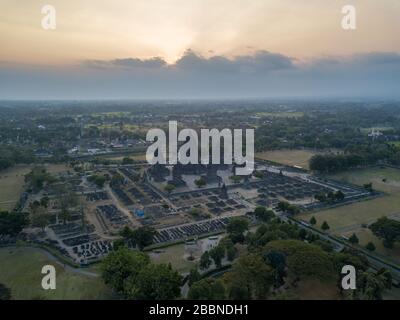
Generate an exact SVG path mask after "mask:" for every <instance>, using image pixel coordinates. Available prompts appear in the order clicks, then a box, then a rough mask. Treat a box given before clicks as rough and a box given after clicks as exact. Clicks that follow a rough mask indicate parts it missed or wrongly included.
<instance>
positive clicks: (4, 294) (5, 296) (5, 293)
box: [0, 283, 11, 300]
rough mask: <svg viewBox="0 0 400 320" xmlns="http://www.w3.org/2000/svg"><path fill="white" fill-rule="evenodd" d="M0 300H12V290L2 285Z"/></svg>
mask: <svg viewBox="0 0 400 320" xmlns="http://www.w3.org/2000/svg"><path fill="white" fill-rule="evenodd" d="M0 300H11V290H10V288H7V287H6V286H5V285H4V284H2V283H0Z"/></svg>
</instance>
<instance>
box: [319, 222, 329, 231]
mask: <svg viewBox="0 0 400 320" xmlns="http://www.w3.org/2000/svg"><path fill="white" fill-rule="evenodd" d="M321 229H322V230H324V231H326V230H329V224H328V223H327V222H326V221H324V222H323V223H322V225H321Z"/></svg>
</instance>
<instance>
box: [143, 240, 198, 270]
mask: <svg viewBox="0 0 400 320" xmlns="http://www.w3.org/2000/svg"><path fill="white" fill-rule="evenodd" d="M160 250H161V251H162V252H161V253H154V252H153V253H150V252H149V254H150V257H151V260H152V261H153V262H154V263H166V264H168V263H171V266H172V267H173V268H174V269H176V270H177V271H179V272H181V273H186V272H189V271H190V269H192V268H193V267H194V266H195V265H196V263H195V262H193V261H189V260H187V259H186V257H185V256H184V255H185V244H183V243H181V244H176V245H173V246H170V247H165V248H162V249H160Z"/></svg>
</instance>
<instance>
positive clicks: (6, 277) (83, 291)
mask: <svg viewBox="0 0 400 320" xmlns="http://www.w3.org/2000/svg"><path fill="white" fill-rule="evenodd" d="M0 261H1V263H0V283H3V284H5V285H6V286H7V287H9V288H11V291H12V299H17V300H21V299H22V300H30V299H51V300H53V299H79V300H91V299H110V298H112V294H111V292H110V290H109V289H108V288H107V287H106V286H105V285H104V284H103V282H102V280H101V278H100V277H91V276H86V275H81V274H77V273H74V272H72V271H66V270H64V269H63V267H62V266H61V265H59V264H58V263H56V262H54V261H52V260H50V258H49V257H47V256H46V254H45V253H44V252H41V251H39V250H37V249H35V248H1V249H0ZM46 264H51V265H53V266H54V267H55V268H56V289H55V290H44V289H42V287H41V281H42V277H43V275H42V274H41V269H42V267H43V266H44V265H46ZM84 270H86V269H84Z"/></svg>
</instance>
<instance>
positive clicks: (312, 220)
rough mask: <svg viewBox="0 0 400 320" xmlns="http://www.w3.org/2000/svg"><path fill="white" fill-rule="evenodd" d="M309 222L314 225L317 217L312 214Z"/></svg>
mask: <svg viewBox="0 0 400 320" xmlns="http://www.w3.org/2000/svg"><path fill="white" fill-rule="evenodd" d="M310 223H311V225H313V226H315V225H316V224H317V219H315V217H314V216H312V217H311V219H310Z"/></svg>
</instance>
